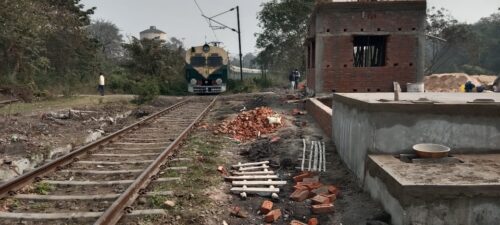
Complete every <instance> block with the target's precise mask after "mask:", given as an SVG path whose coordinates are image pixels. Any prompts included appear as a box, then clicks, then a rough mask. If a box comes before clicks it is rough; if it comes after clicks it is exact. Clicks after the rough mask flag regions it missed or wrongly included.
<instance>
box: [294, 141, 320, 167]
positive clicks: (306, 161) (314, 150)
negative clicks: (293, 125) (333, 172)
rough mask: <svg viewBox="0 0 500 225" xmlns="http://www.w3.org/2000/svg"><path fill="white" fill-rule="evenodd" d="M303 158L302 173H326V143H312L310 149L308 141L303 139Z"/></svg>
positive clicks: (301, 159) (301, 161)
mask: <svg viewBox="0 0 500 225" xmlns="http://www.w3.org/2000/svg"><path fill="white" fill-rule="evenodd" d="M302 145H303V149H302V157H300V158H299V161H300V165H301V166H300V168H297V169H300V171H312V172H326V164H327V162H326V150H325V149H326V146H325V142H320V141H311V143H310V147H308V144H307V141H306V140H305V139H302Z"/></svg>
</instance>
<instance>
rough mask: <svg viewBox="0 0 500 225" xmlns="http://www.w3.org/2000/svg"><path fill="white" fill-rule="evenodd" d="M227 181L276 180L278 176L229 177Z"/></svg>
mask: <svg viewBox="0 0 500 225" xmlns="http://www.w3.org/2000/svg"><path fill="white" fill-rule="evenodd" d="M225 178H226V179H228V180H258V179H278V175H247V176H229V177H225Z"/></svg>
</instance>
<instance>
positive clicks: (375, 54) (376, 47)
mask: <svg viewBox="0 0 500 225" xmlns="http://www.w3.org/2000/svg"><path fill="white" fill-rule="evenodd" d="M353 45H354V47H353V56H354V67H381V66H385V56H386V45H387V36H354V40H353Z"/></svg>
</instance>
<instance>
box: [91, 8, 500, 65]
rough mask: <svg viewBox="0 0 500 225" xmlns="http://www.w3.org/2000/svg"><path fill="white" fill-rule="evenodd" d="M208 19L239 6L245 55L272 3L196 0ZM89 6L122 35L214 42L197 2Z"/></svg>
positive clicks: (464, 14)
mask: <svg viewBox="0 0 500 225" xmlns="http://www.w3.org/2000/svg"><path fill="white" fill-rule="evenodd" d="M197 1H198V3H199V5H200V7H201V8H202V10H203V12H204V13H205V14H206V15H208V16H213V15H216V14H218V13H220V12H223V11H226V10H228V9H230V8H233V7H234V6H236V5H239V6H240V14H241V27H242V40H243V41H242V42H243V54H245V53H247V52H256V49H255V39H256V38H255V35H254V34H255V33H256V32H260V29H259V27H258V21H257V19H256V17H257V13H258V12H259V11H260V8H261V4H262V3H263V2H268V1H269V0H197ZM427 2H428V5H429V7H432V6H435V7H438V8H440V7H444V8H447V9H448V10H450V12H451V14H452V15H453V16H454V17H455V18H457V19H458V20H459V21H461V22H467V23H474V22H476V21H478V20H479V19H480V18H482V17H486V16H489V15H491V14H492V13H494V12H498V8H499V7H500V0H474V1H473V0H428V1H427ZM82 3H83V4H85V5H86V6H87V7H90V6H96V7H97V11H96V13H95V15H94V16H93V19H104V20H108V21H111V22H113V23H115V24H116V25H117V26H118V27H119V28H120V30H121V31H122V34H124V36H125V37H127V36H136V37H137V36H139V32H140V31H142V30H145V29H147V28H149V26H152V25H155V26H156V27H157V28H158V29H160V30H163V31H164V32H166V33H167V35H168V36H169V37H172V36H174V37H177V38H179V39H183V41H184V43H185V45H186V46H188V47H189V46H193V45H200V44H203V43H205V40H206V41H213V40H215V37H214V34H213V32H212V30H211V29H209V28H208V24H207V22H206V21H205V20H204V19H203V18H202V17H201V13H200V11H199V10H198V8H197V7H196V5H195V3H194V0H140V1H139V0H82ZM217 19H218V20H219V21H220V22H223V23H225V24H226V25H228V26H230V27H234V28H236V27H237V24H236V12H235V11H234V12H230V13H227V14H225V15H222V16H220V17H217ZM215 33H216V35H217V39H218V40H219V41H222V42H224V43H225V46H226V48H227V49H228V50H229V51H230V52H231V54H232V55H234V56H236V55H237V52H238V36H237V34H236V33H234V32H232V31H229V30H217V31H215Z"/></svg>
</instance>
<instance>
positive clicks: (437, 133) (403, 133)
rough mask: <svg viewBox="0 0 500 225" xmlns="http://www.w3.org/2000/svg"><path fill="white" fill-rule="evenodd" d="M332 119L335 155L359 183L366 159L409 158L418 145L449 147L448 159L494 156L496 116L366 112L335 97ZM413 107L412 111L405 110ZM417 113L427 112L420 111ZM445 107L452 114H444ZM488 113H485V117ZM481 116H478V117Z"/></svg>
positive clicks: (366, 107)
mask: <svg viewBox="0 0 500 225" xmlns="http://www.w3.org/2000/svg"><path fill="white" fill-rule="evenodd" d="M333 105H334V107H333V114H334V115H335V117H333V119H332V128H333V140H334V141H335V144H336V146H337V151H338V152H339V155H340V156H341V158H342V159H343V161H344V162H345V163H346V165H347V166H348V167H349V169H351V170H352V171H353V172H354V173H355V174H356V175H357V176H358V178H359V179H360V180H363V178H364V173H365V160H366V157H367V155H368V154H400V153H411V152H412V146H413V145H414V144H418V143H437V144H443V145H446V146H450V147H451V149H452V153H493V152H498V151H499V150H500V147H499V146H500V116H499V115H498V114H497V115H496V116H495V115H494V114H495V113H492V114H491V115H487V114H485V113H484V111H482V112H476V113H475V112H474V111H473V110H470V108H474V107H475V106H470V105H469V106H464V108H465V107H467V109H469V110H470V111H468V112H465V111H461V110H459V109H460V107H457V106H456V105H452V106H448V105H442V106H439V105H437V106H433V108H432V110H429V111H427V112H425V111H423V112H419V113H415V112H413V111H408V110H406V109H404V107H401V106H400V105H398V104H395V105H397V107H400V108H401V110H399V111H398V110H391V109H390V107H391V106H390V105H389V106H387V111H384V110H380V108H381V107H380V106H375V105H374V108H376V107H377V110H372V109H371V108H370V107H371V104H369V103H360V102H359V101H352V102H350V101H349V100H348V99H347V98H345V97H342V96H337V95H335V96H334V98H333ZM411 106H412V107H418V105H411ZM422 107H427V106H426V105H422ZM446 107H454V108H457V109H454V110H449V111H447V110H446ZM490 112H491V111H490ZM480 113H483V114H480Z"/></svg>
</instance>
